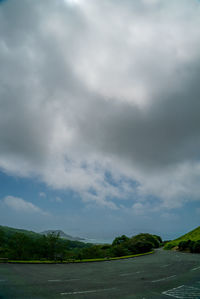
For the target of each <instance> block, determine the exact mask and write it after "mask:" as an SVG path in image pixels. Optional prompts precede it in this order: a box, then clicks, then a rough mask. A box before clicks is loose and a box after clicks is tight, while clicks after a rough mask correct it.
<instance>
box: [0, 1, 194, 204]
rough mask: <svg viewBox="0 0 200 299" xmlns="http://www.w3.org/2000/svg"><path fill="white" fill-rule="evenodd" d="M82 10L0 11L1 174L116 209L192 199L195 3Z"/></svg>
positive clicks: (60, 6)
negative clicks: (128, 202)
mask: <svg viewBox="0 0 200 299" xmlns="http://www.w3.org/2000/svg"><path fill="white" fill-rule="evenodd" d="M70 2H71V1H70ZM74 2H77V1H74ZM78 3H79V5H71V4H70V5H69V1H61V0H56V1H55V0H49V1H48V3H47V2H46V1H39V2H38V1H31V0H28V1H24V0H22V1H20V3H19V2H18V1H7V2H5V3H4V5H3V6H1V12H0V36H1V37H0V64H1V73H0V81H1V83H2V84H1V87H0V107H1V109H0V168H1V169H2V170H3V171H5V172H7V173H11V174H15V175H20V176H30V177H31V176H34V177H35V176H36V177H38V178H39V179H40V180H41V181H43V182H45V183H47V184H48V185H49V186H51V187H53V188H55V189H56V188H57V189H62V188H64V189H65V188H68V189H72V190H75V191H77V192H79V194H80V195H81V197H82V199H83V200H84V201H85V202H88V201H92V202H94V203H98V204H100V205H104V206H106V207H110V208H112V209H118V204H117V203H116V202H115V200H116V199H117V200H119V199H126V198H129V199H130V197H131V196H132V197H133V201H134V200H135V197H139V199H141V200H142V201H144V200H145V198H146V200H147V201H148V195H153V196H155V197H158V201H159V206H160V208H163V209H170V208H176V207H180V206H181V205H183V204H184V203H185V202H186V201H188V200H199V198H200V197H199V196H200V192H199V188H198V186H199V183H198V182H199V175H200V162H199V149H200V142H199V134H200V118H199V109H200V106H199V95H200V88H199V75H200V71H199V69H200V64H199V61H200V60H199V58H200V57H199V53H200V34H199V26H200V3H199V2H198V1H195V0H191V1H187V0H182V1H179V0H174V1H164V0H149V1H148V0H141V1H132V2H131V1H128V0H125V1H115V0H101V1H98V0H85V1H78ZM13 12H15V13H13ZM8 20H9V22H8ZM19 20H20V22H19ZM108 171H109V172H110V175H111V177H112V178H111V181H110V180H109V179H108V177H107V176H106V172H108ZM131 180H132V181H136V182H137V184H136V185H134V184H133V183H132V182H131ZM41 194H42V193H41ZM40 196H43V195H40ZM110 199H111V200H110ZM160 200H161V201H162V202H161V203H160ZM9 202H12V203H14V202H15V201H9ZM19 202H20V201H19ZM141 204H143V203H141ZM21 205H22V206H23V200H22V202H21ZM24 205H26V202H25V204H24ZM135 208H137V209H139V206H135ZM36 209H37V207H36ZM33 210H34V207H33ZM140 210H141V209H140Z"/></svg>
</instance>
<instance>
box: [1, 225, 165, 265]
mask: <svg viewBox="0 0 200 299" xmlns="http://www.w3.org/2000/svg"><path fill="white" fill-rule="evenodd" d="M161 243H162V240H161V238H160V237H159V236H155V235H150V234H139V235H137V236H133V237H132V238H128V237H127V236H125V235H122V236H120V237H117V238H115V239H114V241H113V243H112V244H104V245H94V244H85V243H83V242H78V241H69V240H64V239H61V238H60V236H59V234H56V233H50V234H48V235H47V236H44V235H41V236H39V237H37V238H36V237H33V236H31V235H30V236H29V235H27V234H24V233H21V232H16V233H14V234H12V235H9V236H7V235H6V234H5V233H4V231H3V230H1V229H0V257H1V258H8V259H9V260H59V261H63V260H75V259H78V260H82V259H96V258H109V257H120V256H127V255H132V254H138V253H145V252H149V251H151V250H152V249H153V248H157V247H159V246H160V245H161Z"/></svg>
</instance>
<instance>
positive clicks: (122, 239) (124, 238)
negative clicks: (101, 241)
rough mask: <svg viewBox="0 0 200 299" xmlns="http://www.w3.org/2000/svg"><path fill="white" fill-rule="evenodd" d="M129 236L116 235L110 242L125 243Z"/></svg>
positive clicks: (115, 243) (114, 243)
mask: <svg viewBox="0 0 200 299" xmlns="http://www.w3.org/2000/svg"><path fill="white" fill-rule="evenodd" d="M128 240H129V238H128V237H127V236H125V235H122V236H120V237H117V238H115V239H114V241H113V242H112V245H113V246H115V245H125V244H126V243H127V242H128Z"/></svg>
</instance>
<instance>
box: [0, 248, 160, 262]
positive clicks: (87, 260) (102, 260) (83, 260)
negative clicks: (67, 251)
mask: <svg viewBox="0 0 200 299" xmlns="http://www.w3.org/2000/svg"><path fill="white" fill-rule="evenodd" d="M152 253H154V251H150V252H146V253H140V254H133V255H126V256H120V257H110V258H96V259H82V260H67V261H62V262H61V261H40V260H38V261H36V260H35V261H15V260H8V261H6V262H4V263H10V264H12V263H15V264H70V263H91V262H105V261H112V260H121V259H129V258H134V257H139V256H143V255H148V254H152ZM0 263H1V262H0Z"/></svg>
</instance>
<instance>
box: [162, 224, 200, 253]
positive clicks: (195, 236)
mask: <svg viewBox="0 0 200 299" xmlns="http://www.w3.org/2000/svg"><path fill="white" fill-rule="evenodd" d="M188 240H191V241H199V240H200V226H199V227H197V228H195V229H194V230H192V231H190V232H189V233H187V234H185V235H183V236H181V237H179V238H177V239H175V240H173V241H170V242H168V243H166V244H165V247H164V248H165V249H172V248H173V247H175V246H178V244H179V243H180V242H182V241H188Z"/></svg>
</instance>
